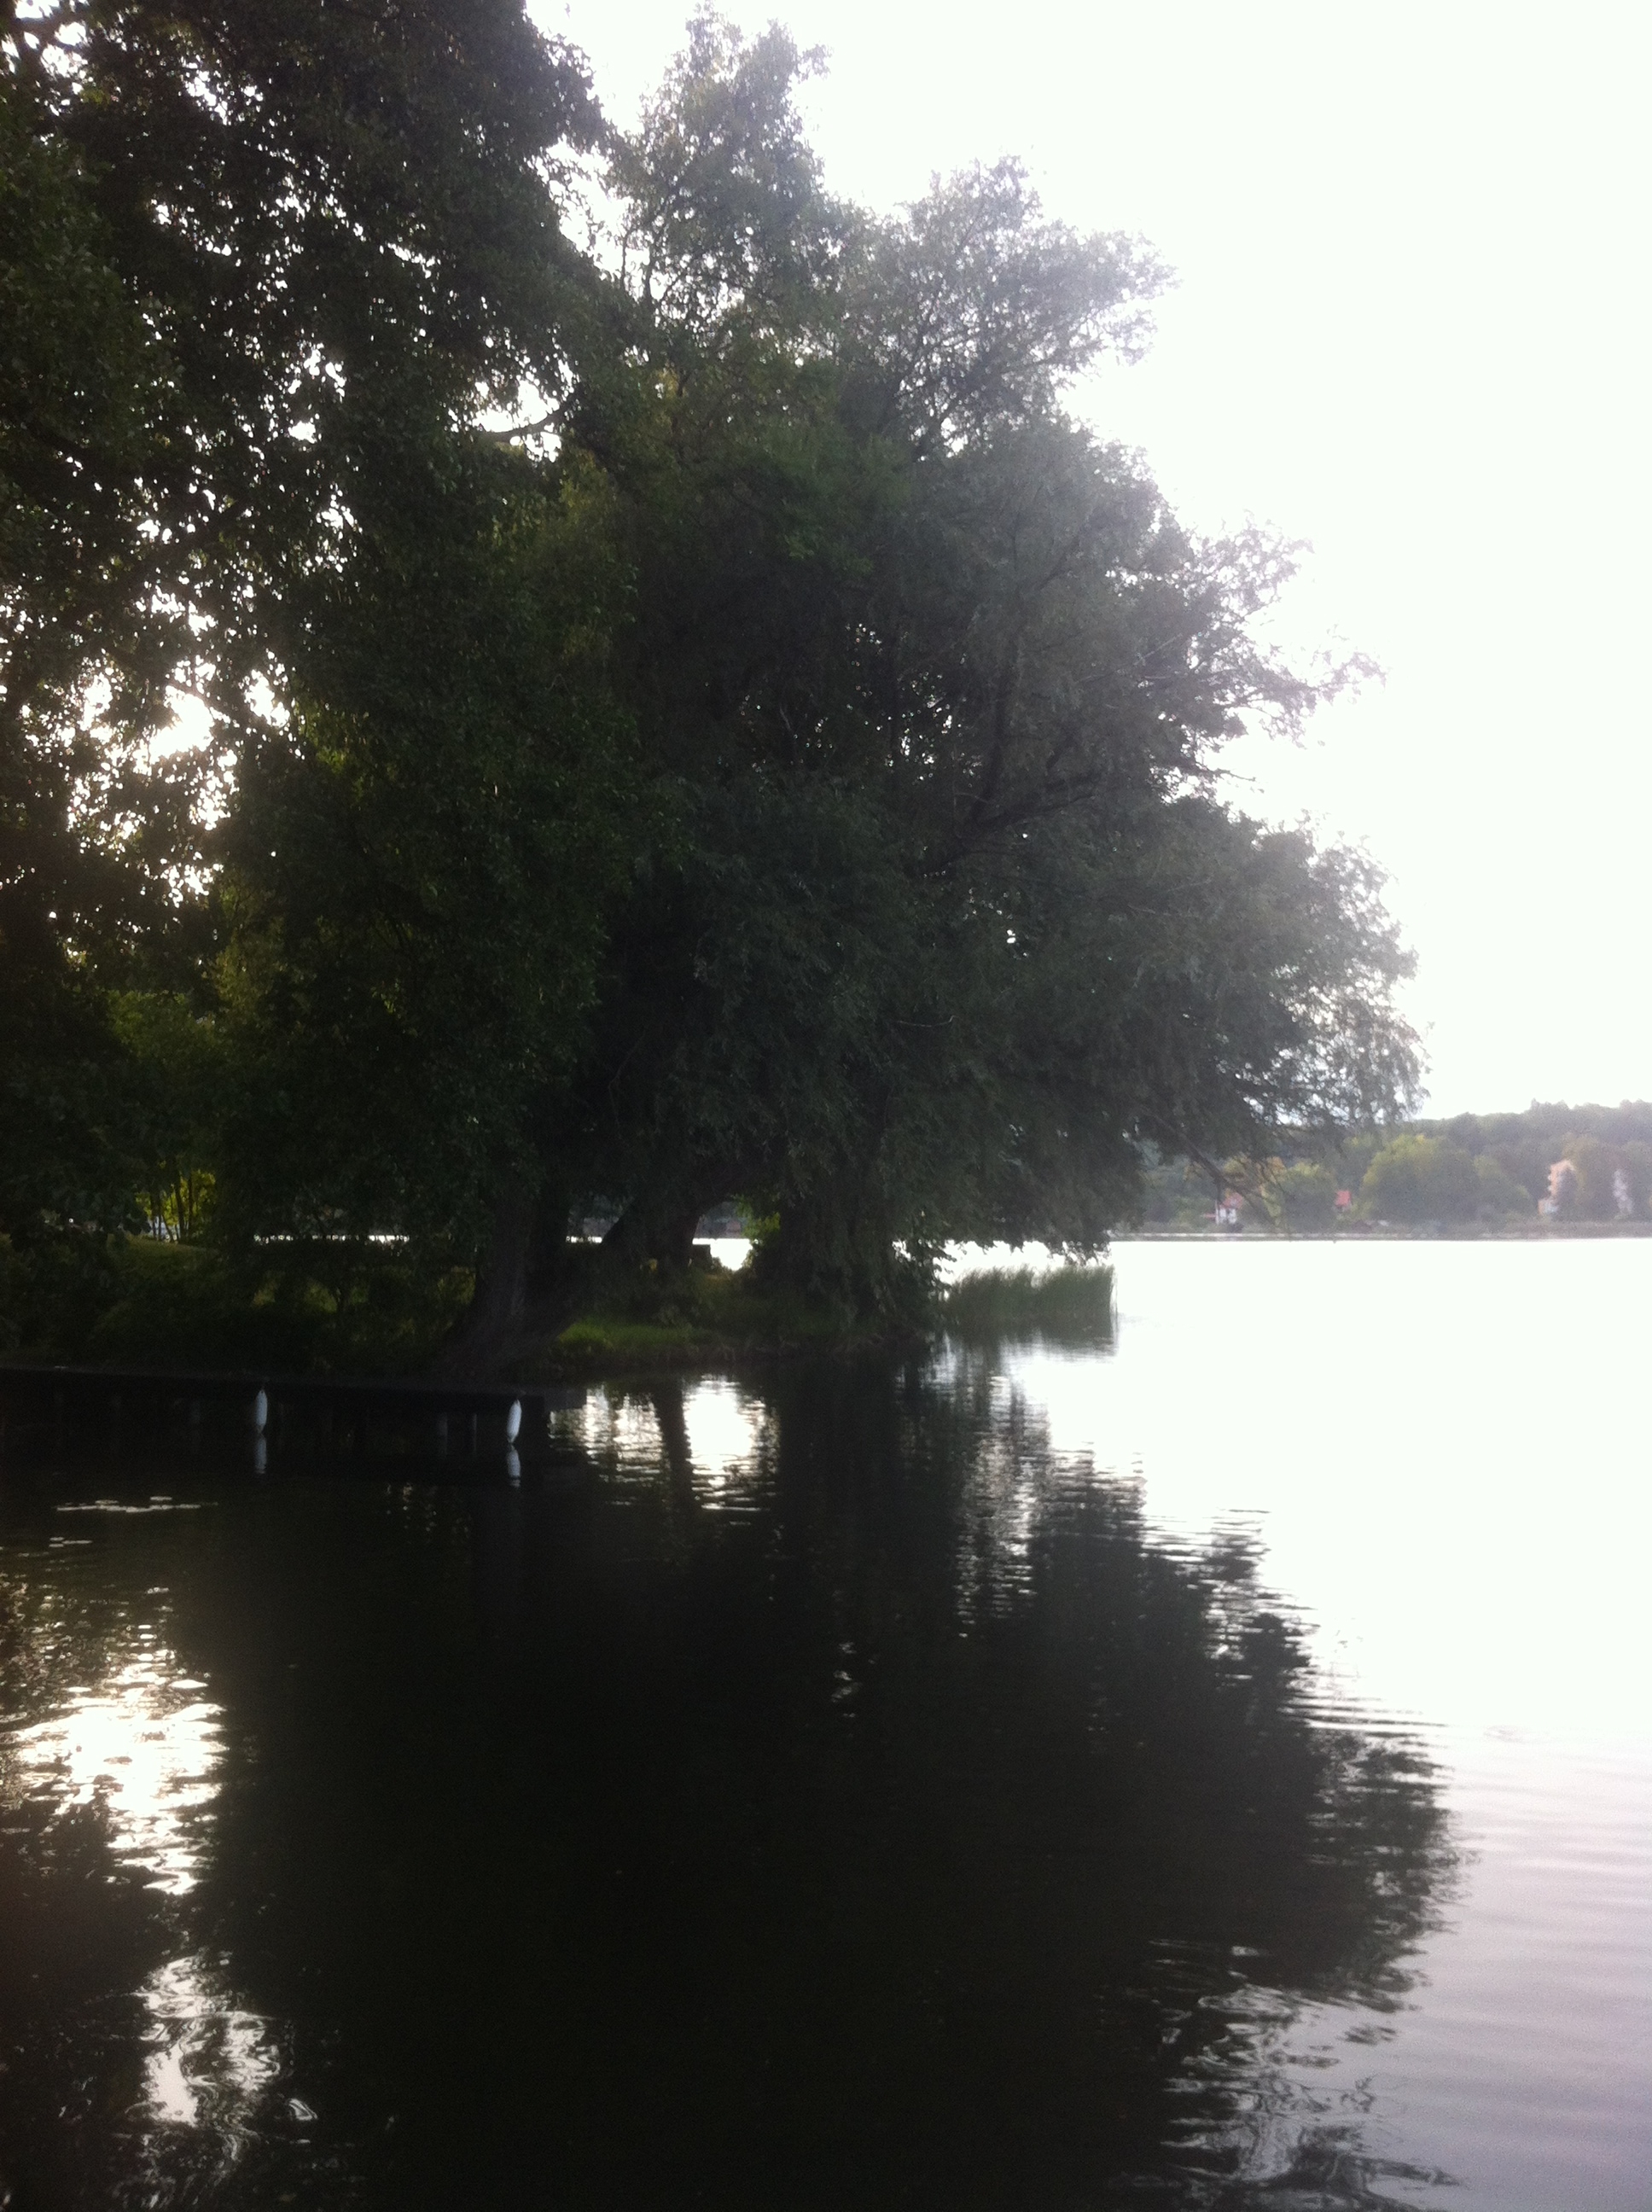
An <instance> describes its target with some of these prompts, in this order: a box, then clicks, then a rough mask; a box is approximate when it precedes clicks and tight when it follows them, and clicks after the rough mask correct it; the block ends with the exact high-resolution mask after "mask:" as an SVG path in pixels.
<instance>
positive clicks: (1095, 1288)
mask: <svg viewBox="0 0 1652 2212" xmlns="http://www.w3.org/2000/svg"><path fill="white" fill-rule="evenodd" d="M941 1314H942V1317H943V1319H944V1322H945V1324H946V1326H947V1327H948V1328H950V1329H951V1330H953V1331H954V1332H955V1333H956V1334H958V1335H960V1336H1015V1335H1029V1336H1031V1335H1039V1336H1054V1337H1068V1338H1076V1339H1083V1340H1086V1341H1089V1340H1094V1339H1096V1337H1106V1336H1110V1335H1111V1334H1113V1270H1112V1268H1111V1267H1106V1266H1102V1267H1095V1266H1092V1267H1082V1266H1079V1265H1078V1264H1077V1263H1076V1262H1069V1263H1068V1264H1066V1265H1065V1266H1062V1267H1050V1268H1048V1269H1046V1270H1045V1271H1044V1272H1043V1273H1037V1272H1036V1271H1035V1270H1034V1269H1033V1268H1031V1267H983V1268H982V1269H981V1272H980V1273H978V1274H974V1275H964V1276H963V1277H961V1278H960V1279H959V1280H958V1281H957V1282H956V1283H952V1284H950V1285H948V1287H947V1288H946V1290H945V1291H943V1293H942V1295H941Z"/></svg>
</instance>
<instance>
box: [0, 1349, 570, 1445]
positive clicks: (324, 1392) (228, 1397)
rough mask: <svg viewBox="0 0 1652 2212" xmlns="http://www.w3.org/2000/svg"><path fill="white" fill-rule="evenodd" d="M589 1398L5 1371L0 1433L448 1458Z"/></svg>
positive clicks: (476, 1387) (337, 1381)
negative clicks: (80, 1432) (252, 1442)
mask: <svg viewBox="0 0 1652 2212" xmlns="http://www.w3.org/2000/svg"><path fill="white" fill-rule="evenodd" d="M584 1403H585V1391H584V1389H583V1388H582V1387H581V1386H580V1385H578V1384H574V1385H572V1386H565V1385H562V1384H557V1383H464V1382H448V1381H442V1380H427V1379H425V1378H423V1377H419V1378H417V1379H407V1378H398V1377H395V1376H338V1375H272V1374H268V1373H264V1372H261V1371H260V1370H257V1369H253V1368H248V1369H246V1370H240V1371H238V1372H231V1373H225V1372H223V1371H222V1370H217V1371H214V1372H205V1371H203V1372H200V1373H194V1374H191V1373H185V1372H179V1370H174V1369H168V1368H143V1367H68V1366H63V1367H58V1366H28V1365H23V1364H15V1365H13V1364H6V1363H3V1362H0V1429H3V1426H4V1425H7V1424H9V1422H11V1421H16V1422H19V1423H21V1424H31V1423H43V1424H50V1425H52V1426H53V1427H55V1428H63V1429H69V1428H74V1429H82V1428H84V1427H86V1426H88V1425H90V1424H93V1423H96V1424H98V1425H108V1424H111V1423H115V1424H119V1425H123V1426H124V1425H126V1424H127V1423H128V1422H131V1424H132V1425H135V1426H141V1427H150V1428H165V1427H168V1426H170V1425H173V1424H174V1423H178V1422H182V1423H185V1424H186V1425H188V1426H189V1427H191V1428H193V1429H199V1428H201V1427H203V1426H204V1425H205V1424H206V1423H207V1421H208V1420H209V1419H210V1421H211V1425H212V1426H213V1427H214V1428H215V1429H222V1427H223V1426H224V1425H226V1424H227V1423H229V1424H234V1425H238V1426H244V1427H245V1429H246V1431H248V1432H249V1433H251V1434H252V1435H253V1436H256V1437H263V1436H264V1435H266V1434H270V1435H273V1436H274V1437H276V1438H277V1439H280V1440H282V1441H285V1440H286V1439H287V1438H288V1437H289V1436H291V1437H294V1438H295V1439H296V1437H298V1436H300V1435H303V1436H307V1437H309V1438H310V1439H311V1440H312V1441H313V1442H319V1443H321V1444H322V1445H323V1446H324V1447H327V1448H331V1446H333V1445H334V1444H335V1443H349V1444H353V1446H354V1448H355V1449H363V1448H364V1447H365V1444H366V1442H367V1437H368V1436H369V1434H370V1433H373V1432H378V1433H380V1434H386V1433H389V1432H397V1433H399V1434H400V1435H401V1436H403V1437H414V1438H416V1439H418V1440H419V1441H421V1442H422V1443H427V1444H428V1445H430V1446H433V1447H434V1449H436V1450H438V1451H439V1452H445V1451H446V1449H447V1448H448V1444H449V1441H450V1438H451V1439H452V1442H453V1443H456V1444H457V1443H464V1444H465V1445H466V1446H467V1447H468V1448H469V1449H471V1450H475V1449H477V1443H478V1438H479V1437H480V1438H481V1440H482V1441H483V1443H486V1444H488V1445H489V1446H496V1445H498V1446H507V1447H509V1446H514V1445H515V1443H517V1440H518V1437H519V1436H521V1437H523V1438H524V1441H525V1440H526V1437H527V1436H528V1435H530V1434H533V1433H534V1432H536V1431H537V1434H538V1437H544V1435H545V1433H546V1427H547V1423H548V1420H549V1417H550V1415H551V1414H552V1413H556V1412H559V1411H563V1410H567V1409H570V1408H574V1407H580V1406H582V1405H584Z"/></svg>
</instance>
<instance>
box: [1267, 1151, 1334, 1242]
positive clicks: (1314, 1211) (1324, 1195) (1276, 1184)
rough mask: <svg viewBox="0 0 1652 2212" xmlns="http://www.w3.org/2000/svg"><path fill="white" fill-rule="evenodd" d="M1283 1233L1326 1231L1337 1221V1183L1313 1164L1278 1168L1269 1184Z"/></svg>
mask: <svg viewBox="0 0 1652 2212" xmlns="http://www.w3.org/2000/svg"><path fill="white" fill-rule="evenodd" d="M1268 1188H1269V1194H1270V1196H1271V1197H1272V1198H1273V1199H1274V1200H1276V1201H1277V1203H1278V1209H1279V1214H1280V1218H1281V1219H1282V1220H1283V1222H1284V1224H1285V1227H1286V1228H1287V1229H1330V1228H1332V1227H1333V1226H1334V1225H1335V1223H1336V1218H1337V1179H1336V1177H1335V1176H1333V1174H1332V1172H1331V1170H1329V1168H1327V1167H1321V1165H1320V1164H1318V1163H1317V1162H1316V1161H1303V1162H1301V1163H1299V1164H1298V1165H1297V1166H1295V1167H1290V1168H1282V1169H1281V1170H1279V1172H1278V1174H1277V1175H1276V1176H1274V1177H1273V1179H1272V1182H1271V1183H1270V1184H1269V1187H1268Z"/></svg>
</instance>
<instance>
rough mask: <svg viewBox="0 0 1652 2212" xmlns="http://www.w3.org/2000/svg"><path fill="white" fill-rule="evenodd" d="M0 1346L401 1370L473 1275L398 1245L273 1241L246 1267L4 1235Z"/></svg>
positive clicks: (200, 1249)
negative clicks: (22, 1243)
mask: <svg viewBox="0 0 1652 2212" xmlns="http://www.w3.org/2000/svg"><path fill="white" fill-rule="evenodd" d="M0 1262H3V1265H0V1350H3V1351H4V1352H9V1353H11V1354H13V1355H15V1356H17V1357H21V1358H34V1359H52V1360H68V1361H73V1362H86V1361H91V1362H98V1361H102V1362H105V1363H106V1364H111V1365H116V1366H156V1367H173V1368H188V1367H212V1366H217V1367H227V1368H238V1367H244V1368H261V1369H264V1370H269V1371H275V1372H281V1373H303V1372H308V1371H321V1372H331V1373H335V1374H347V1375H348V1374H373V1373H391V1374H395V1373H405V1372H407V1371H409V1370H412V1369H416V1368H417V1367H419V1366H421V1365H423V1364H426V1363H427V1362H428V1360H429V1359H430V1358H431V1357H432V1355H433V1353H434V1352H435V1350H436V1348H437V1346H439V1345H440V1343H441V1342H442V1340H443V1339H444V1338H445V1337H446V1334H448V1332H449V1331H450V1330H451V1329H452V1327H453V1325H454V1323H455V1322H456V1321H457V1320H458V1319H459V1316H460V1315H461V1314H462V1313H463V1312H464V1310H465V1304H466V1303H467V1301H468V1299H469V1297H470V1295H471V1279H470V1277H469V1275H468V1273H465V1271H464V1270H462V1269H452V1268H449V1269H446V1270H441V1269H437V1268H433V1267H429V1266H428V1265H426V1264H422V1263H421V1262H418V1261H416V1260H415V1259H414V1258H413V1257H412V1256H411V1255H408V1254H406V1253H404V1252H400V1251H397V1250H394V1249H378V1250H371V1249H369V1250H367V1251H366V1252H361V1251H357V1250H355V1249H351V1248H349V1247H342V1246H335V1247H332V1248H331V1249H329V1248H325V1247H320V1248H318V1247H310V1248H308V1249H306V1248H304V1247H293V1246H288V1247H282V1248H276V1249H273V1250H270V1251H266V1252H265V1253H264V1254H263V1255H260V1256H259V1258H258V1261H255V1262H253V1263H252V1264H251V1265H248V1264H240V1263H237V1262H236V1261H233V1260H232V1259H231V1258H230V1256H229V1255H228V1254H227V1253H225V1252H224V1251H223V1250H222V1249H215V1248H213V1247H211V1246H208V1245H201V1244H193V1245H191V1244H183V1243H174V1242H173V1241H171V1240H169V1239H167V1238H160V1237H109V1238H104V1237H88V1236H69V1237H56V1238H53V1239H51V1240H49V1241H46V1242H43V1243H39V1244H37V1245H35V1246H32V1247H30V1248H29V1249H27V1251H26V1252H23V1253H21V1254H20V1253H17V1252H15V1251H13V1250H12V1249H10V1248H9V1246H6V1245H4V1244H3V1243H0Z"/></svg>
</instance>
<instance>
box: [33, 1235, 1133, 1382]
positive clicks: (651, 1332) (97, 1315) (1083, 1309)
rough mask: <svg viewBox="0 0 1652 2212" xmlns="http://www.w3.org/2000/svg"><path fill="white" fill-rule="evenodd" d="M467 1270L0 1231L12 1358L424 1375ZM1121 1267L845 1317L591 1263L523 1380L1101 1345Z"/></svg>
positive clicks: (769, 1296) (462, 1297) (711, 1284)
mask: <svg viewBox="0 0 1652 2212" xmlns="http://www.w3.org/2000/svg"><path fill="white" fill-rule="evenodd" d="M471 1288H472V1285H471V1277H470V1275H469V1273H467V1272H466V1271H465V1270H464V1269H461V1268H446V1269H442V1268H432V1267H430V1266H428V1264H426V1265H423V1266H420V1265H417V1264H416V1263H415V1262H414V1261H412V1260H411V1259H410V1258H409V1257H408V1256H406V1255H404V1254H402V1253H400V1252H398V1251H397V1250H396V1249H393V1248H383V1249H367V1250H366V1251H363V1250H361V1249H360V1248H356V1247H351V1248H343V1247H334V1246H329V1245H326V1244H315V1245H311V1246H306V1247H299V1246H290V1245H289V1246H282V1247H279V1248H276V1249H273V1250H266V1251H264V1252H261V1253H259V1254H256V1255H241V1256H240V1257H232V1256H231V1255H227V1254H225V1253H223V1252H222V1251H219V1250H217V1249H214V1248H213V1247H210V1246H205V1245H186V1244H172V1243H162V1242H160V1241H158V1240H155V1239H153V1238H149V1237H112V1238H109V1239H106V1240H103V1239H99V1240H92V1239H85V1240H79V1239H72V1238H64V1239H63V1240H60V1241H59V1242H58V1243H55V1244H53V1245H52V1246H50V1247H46V1248H43V1249H38V1250H35V1251H33V1252H31V1253H27V1254H21V1253H16V1252H14V1251H12V1250H11V1249H10V1248H9V1246H7V1245H6V1244H5V1243H4V1241H3V1240H0V1355H3V1356H9V1357H10V1358H18V1359H30V1360H52V1361H67V1362H72V1363H76V1364H82V1363H83V1364H89V1365H99V1364H102V1365H108V1366H132V1367H140V1366H147V1367H157V1368H167V1367H173V1368H216V1369H261V1370H266V1371H270V1372H278V1373H286V1374H352V1375H392V1374H393V1375H414V1374H417V1373H419V1372H420V1371H421V1370H423V1369H426V1368H428V1366H429V1365H430V1364H431V1363H432V1361H433V1360H434V1358H435V1357H436V1355H437V1352H439V1350H440V1346H441V1345H442V1343H443V1340H445V1339H446V1336H447V1335H448V1334H449V1333H450V1332H451V1330H452V1328H453V1326H454V1324H455V1323H456V1322H457V1321H458V1319H459V1316H461V1315H462V1314H463V1312H464V1310H465V1305H466V1304H467V1303H468V1301H469V1299H470V1297H471ZM1112 1303H1113V1277H1112V1271H1111V1269H1110V1268H1107V1267H1057V1268H1054V1269H1052V1270H1051V1271H1050V1272H1049V1273H1047V1274H1042V1275H1036V1274H1034V1273H1032V1271H1031V1270H1030V1269H1028V1268H1007V1269H1006V1268H996V1269H990V1270H988V1271H987V1272H986V1273H981V1274H977V1275H972V1276H969V1277H968V1278H967V1279H964V1280H963V1281H962V1282H959V1283H957V1284H954V1285H951V1287H950V1288H948V1289H945V1290H944V1291H941V1292H939V1293H938V1297H937V1299H936V1303H935V1305H934V1308H933V1310H932V1314H931V1315H930V1316H929V1319H928V1324H927V1326H926V1325H925V1324H924V1322H922V1320H921V1319H920V1320H918V1321H916V1322H907V1323H905V1324H904V1325H901V1326H896V1325H894V1324H890V1323H878V1322H859V1323H856V1322H846V1321H845V1319H844V1317H843V1316H841V1314H838V1313H835V1312H833V1311H830V1310H826V1309H823V1308H822V1307H819V1306H816V1305H811V1304H809V1303H808V1302H806V1301H805V1300H803V1299H801V1298H799V1297H795V1296H790V1295H787V1294H785V1293H781V1292H776V1291H772V1290H765V1289H763V1288H762V1287H760V1286H759V1285H758V1284H757V1283H756V1282H755V1281H754V1280H753V1279H752V1277H751V1276H750V1274H749V1273H746V1272H745V1271H744V1270H741V1271H739V1272H738V1273H736V1272H731V1271H727V1270H725V1269H722V1268H720V1267H705V1266H701V1265H698V1264H696V1265H695V1267H691V1268H689V1269H687V1270H684V1271H680V1272H677V1273H662V1272H661V1271H659V1270H658V1269H653V1268H641V1269H635V1270H625V1271H621V1270H618V1269H604V1267H602V1266H601V1265H600V1264H596V1265H593V1269H592V1290H591V1295H590V1298H589V1301H588V1304H587V1305H586V1310H585V1312H584V1313H582V1314H581V1315H580V1317H579V1318H578V1319H577V1320H576V1321H575V1322H574V1323H573V1325H572V1326H571V1327H570V1328H567V1329H565V1330H564V1331H563V1332H562V1334H561V1335H560V1336H557V1337H556V1338H554V1339H553V1338H547V1339H545V1340H544V1341H543V1342H541V1343H540V1344H538V1345H529V1346H524V1347H522V1349H521V1350H520V1352H519V1356H518V1357H517V1358H515V1359H513V1361H512V1362H511V1364H510V1371H511V1372H512V1373H513V1374H515V1375H518V1376H519V1377H520V1378H521V1379H522V1380H524V1381H529V1380H544V1381H550V1380H556V1379H578V1378H582V1377H587V1376H598V1375H604V1374H613V1373H616V1372H622V1371H624V1370H640V1369H645V1368H650V1367H666V1366H692V1365H696V1364H716V1363H718V1362H726V1361H732V1360H739V1359H752V1358H774V1357H778V1356H784V1355H786V1354H788V1353H795V1352H828V1351H857V1350H872V1349H877V1348H891V1347H894V1346H913V1345H917V1344H921V1343H922V1342H924V1341H925V1340H926V1337H927V1336H928V1335H929V1334H933V1333H934V1332H935V1331H937V1330H939V1329H948V1330H951V1331H952V1332H953V1333H955V1334H960V1335H965V1336H970V1337H981V1336H993V1335H1024V1334H1048V1335H1057V1336H1061V1337H1066V1338H1072V1339H1074V1340H1093V1339H1095V1338H1096V1336H1098V1335H1104V1334H1106V1333H1107V1331H1108V1328H1110V1326H1111V1318H1112Z"/></svg>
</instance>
